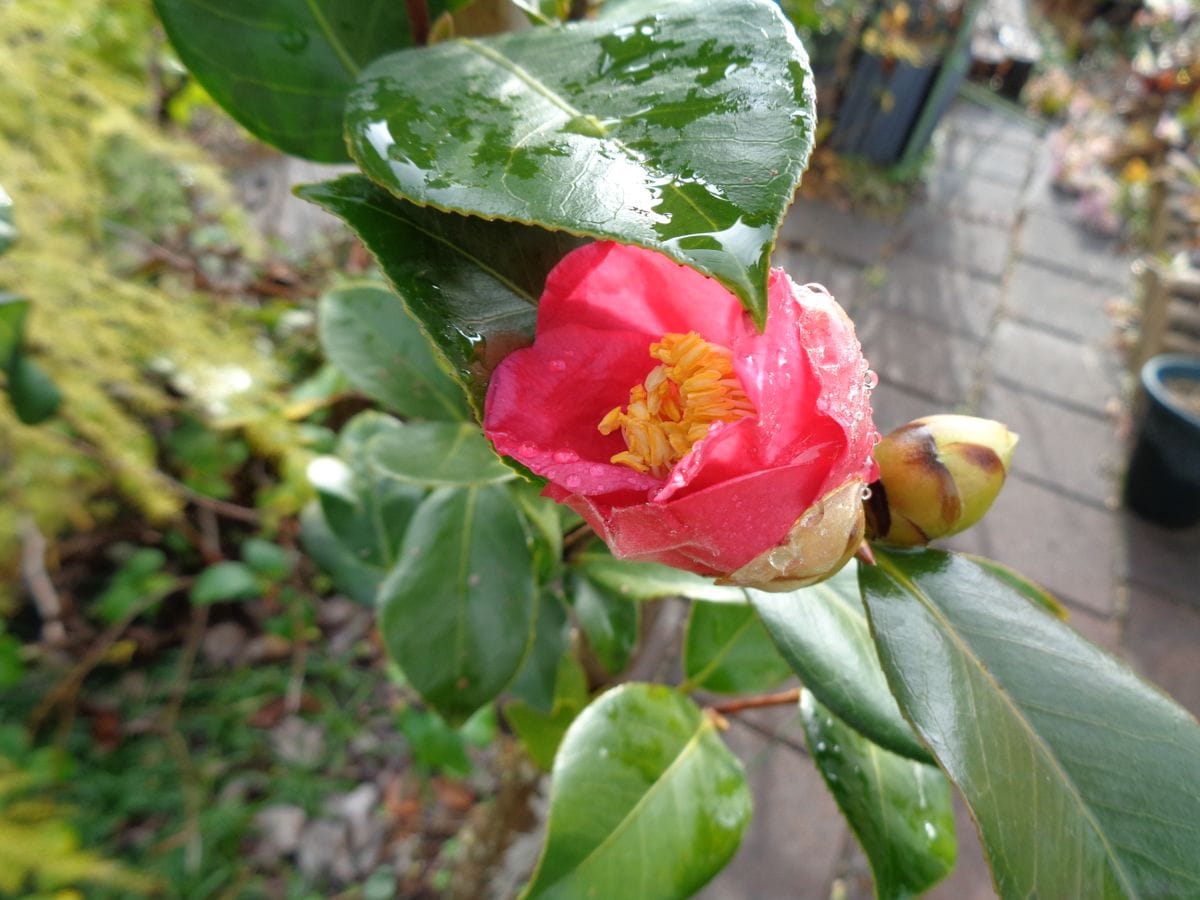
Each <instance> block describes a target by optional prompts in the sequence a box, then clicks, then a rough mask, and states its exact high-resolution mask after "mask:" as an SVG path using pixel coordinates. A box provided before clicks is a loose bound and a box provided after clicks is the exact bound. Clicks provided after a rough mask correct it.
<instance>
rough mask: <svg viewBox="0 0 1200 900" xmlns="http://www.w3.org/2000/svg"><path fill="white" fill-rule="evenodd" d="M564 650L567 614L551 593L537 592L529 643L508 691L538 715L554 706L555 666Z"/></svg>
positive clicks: (558, 598)
mask: <svg viewBox="0 0 1200 900" xmlns="http://www.w3.org/2000/svg"><path fill="white" fill-rule="evenodd" d="M566 651H567V611H566V609H564V607H563V601H562V598H561V597H559V596H558V594H557V593H556V592H555V591H553V590H548V589H547V590H542V591H539V592H538V600H537V619H536V621H535V623H534V635H533V643H532V644H530V646H529V652H528V653H527V654H526V655H525V661H524V662H523V663H522V664H521V670H520V671H519V672H517V677H516V678H514V679H513V681H512V684H511V685H510V686H509V692H510V693H511V694H512V695H513V696H514V697H516V698H518V699H519V700H522V701H524V702H525V703H527V704H528V705H529V706H530V707H531V708H532V709H534V710H537V711H538V712H540V713H549V712H550V711H551V709H552V708H553V706H554V684H555V680H556V678H557V673H558V664H559V662H560V661H561V660H562V658H563V654H564V653H566Z"/></svg>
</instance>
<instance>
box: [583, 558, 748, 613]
mask: <svg viewBox="0 0 1200 900" xmlns="http://www.w3.org/2000/svg"><path fill="white" fill-rule="evenodd" d="M574 566H575V569H576V571H577V572H578V573H579V574H580V575H582V576H583V577H585V578H587V579H588V580H589V581H591V582H593V583H594V584H596V585H597V586H599V587H601V588H604V589H605V590H606V591H609V592H611V593H612V594H614V595H616V596H618V597H621V598H623V599H625V600H657V599H658V598H659V597H688V598H690V599H692V600H711V601H712V602H714V603H745V602H746V593H745V591H743V590H742V589H741V588H734V587H722V586H721V585H718V584H714V583H713V580H712V579H711V578H705V577H704V576H703V575H696V574H694V573H692V572H685V571H683V569H673V568H671V567H670V566H663V565H659V564H658V563H649V562H631V561H629V560H625V559H617V558H616V557H614V556H613V555H612V554H610V553H609V552H608V549H607V548H606V547H604V546H603V545H599V546H597V547H596V548H595V549H589V550H587V551H585V552H583V553H580V554H579V555H578V556H576V557H575V560H574Z"/></svg>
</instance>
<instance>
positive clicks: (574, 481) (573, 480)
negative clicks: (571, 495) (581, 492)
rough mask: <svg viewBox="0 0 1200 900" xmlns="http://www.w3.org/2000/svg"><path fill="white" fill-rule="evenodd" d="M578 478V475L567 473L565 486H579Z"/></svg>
mask: <svg viewBox="0 0 1200 900" xmlns="http://www.w3.org/2000/svg"><path fill="white" fill-rule="evenodd" d="M580 480H581V479H580V477H579V476H578V475H568V476H567V487H569V488H577V487H579V482H580Z"/></svg>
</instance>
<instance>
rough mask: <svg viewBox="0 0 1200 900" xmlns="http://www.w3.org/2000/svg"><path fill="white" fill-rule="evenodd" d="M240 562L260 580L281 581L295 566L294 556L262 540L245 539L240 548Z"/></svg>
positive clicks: (270, 542) (276, 545)
mask: <svg viewBox="0 0 1200 900" xmlns="http://www.w3.org/2000/svg"><path fill="white" fill-rule="evenodd" d="M241 554H242V562H244V563H245V564H246V565H248V566H249V567H250V568H251V569H253V570H254V572H255V573H256V574H257V575H258V576H259V577H261V578H266V579H268V580H270V581H282V580H283V579H284V578H287V576H288V574H289V573H290V572H291V571H292V568H293V566H295V564H296V560H295V558H294V554H293V553H291V552H289V551H288V550H286V549H285V548H283V547H281V546H279V545H278V544H276V543H274V542H272V541H268V540H264V539H263V538H255V537H252V538H246V540H244V541H243V542H242V547H241Z"/></svg>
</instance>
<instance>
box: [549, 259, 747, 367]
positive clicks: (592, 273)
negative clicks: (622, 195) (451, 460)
mask: <svg viewBox="0 0 1200 900" xmlns="http://www.w3.org/2000/svg"><path fill="white" fill-rule="evenodd" d="M744 315H745V314H744V313H743V312H742V307H741V305H740V304H739V303H738V301H737V298H736V297H734V296H733V294H731V293H729V291H727V290H725V288H723V287H721V285H719V284H718V283H717V282H715V281H713V280H712V279H711V278H706V277H705V276H703V275H701V274H700V273H699V272H697V271H696V270H695V269H689V268H688V267H687V266H681V265H680V264H679V263H677V262H674V261H673V260H670V259H668V258H667V257H665V256H663V255H662V254H660V253H654V252H653V251H650V250H646V249H643V248H641V247H626V246H624V245H623V244H614V243H611V242H607V241H602V242H600V243H595V244H588V245H587V246H585V247H580V248H579V249H578V250H575V251H573V252H572V253H569V254H568V255H567V256H566V257H564V258H563V260H562V262H560V263H559V264H558V265H557V266H555V267H554V270H553V271H552V272H551V273H550V275H549V277H548V278H547V279H546V289H545V291H544V292H543V294H542V300H541V303H540V304H539V305H538V321H537V333H538V335H539V336H541V335H542V334H544V333H546V332H548V331H553V330H554V329H557V328H560V327H562V326H564V325H586V326H588V327H590V328H595V329H597V330H609V329H612V330H617V331H637V332H640V333H642V334H644V335H645V336H646V339H647V340H646V346H647V347H649V345H650V343H651V342H653V341H657V340H658V339H659V338H661V337H662V336H663V335H664V334H668V333H670V332H677V333H680V334H686V333H687V332H689V331H695V332H698V333H699V334H700V336H701V337H703V338H704V339H705V340H708V341H713V342H715V343H718V344H722V345H723V346H726V347H727V346H729V345H728V338H729V336H731V335H732V334H734V332H735V330H736V328H737V326H738V323H739V322H740V321H741V319H742V318H743V317H744ZM722 338H725V340H724V341H723V340H722Z"/></svg>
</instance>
